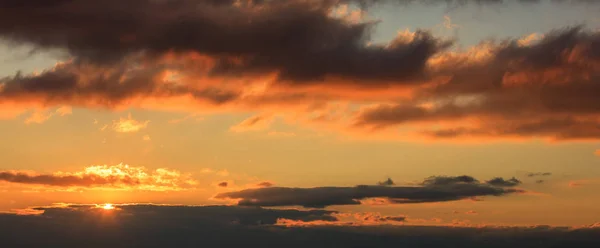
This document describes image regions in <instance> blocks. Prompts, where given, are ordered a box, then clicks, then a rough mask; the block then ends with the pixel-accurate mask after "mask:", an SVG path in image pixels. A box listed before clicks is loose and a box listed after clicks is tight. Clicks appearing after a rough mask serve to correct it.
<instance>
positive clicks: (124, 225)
mask: <svg viewBox="0 0 600 248" xmlns="http://www.w3.org/2000/svg"><path fill="white" fill-rule="evenodd" d="M114 206H115V209H113V210H104V209H102V208H98V207H96V206H88V205H71V206H65V207H55V208H52V207H42V208H37V209H39V211H43V213H41V214H40V215H15V214H0V222H1V223H3V225H2V226H1V227H0V240H2V245H3V246H6V247H65V248H71V247H81V245H82V244H90V245H88V246H91V247H115V248H120V247H172V246H173V244H177V246H178V247H240V246H246V247H290V248H300V247H315V248H319V247H331V246H332V244H335V245H334V246H336V247H507V246H508V247H515V248H518V247H540V248H541V247H557V248H562V247H565V248H566V247H574V246H575V247H597V246H598V245H600V241H599V240H598V238H597V236H598V232H599V230H598V228H594V227H593V226H590V227H582V228H569V227H549V226H530V227H493V226H486V227H479V228H475V227H446V226H438V227H435V226H408V225H404V226H389V225H387V226H381V225H373V226H348V225H341V226H336V225H335V223H336V218H335V217H334V216H333V215H334V214H335V212H333V211H322V210H316V211H315V210H313V211H300V210H292V209H289V210H282V209H264V208H254V207H231V206H167V205H114ZM380 217H381V218H386V216H380ZM390 217H394V216H390ZM395 217H398V218H402V216H395ZM284 219H285V220H293V221H297V222H304V223H311V222H326V223H331V225H324V226H294V227H286V226H281V225H273V224H275V223H277V222H278V220H284ZM409 221H410V220H409ZM384 223H385V222H384ZM125 230H126V231H125Z"/></svg>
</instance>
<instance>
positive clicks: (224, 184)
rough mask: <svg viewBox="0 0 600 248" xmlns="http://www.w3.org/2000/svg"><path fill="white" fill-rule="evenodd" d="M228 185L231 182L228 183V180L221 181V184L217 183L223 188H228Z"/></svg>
mask: <svg viewBox="0 0 600 248" xmlns="http://www.w3.org/2000/svg"><path fill="white" fill-rule="evenodd" d="M228 185H229V183H227V182H220V183H219V184H217V186H219V187H222V188H227V186H228Z"/></svg>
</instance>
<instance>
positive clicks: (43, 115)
mask: <svg viewBox="0 0 600 248" xmlns="http://www.w3.org/2000/svg"><path fill="white" fill-rule="evenodd" d="M70 114H73V111H72V109H71V107H69V106H62V107H60V108H58V109H56V110H55V111H54V112H52V111H49V110H47V109H36V110H35V111H34V112H33V113H31V115H30V116H29V117H27V119H25V124H42V123H44V122H46V121H47V120H49V119H50V118H51V117H52V116H54V115H59V116H65V115H70Z"/></svg>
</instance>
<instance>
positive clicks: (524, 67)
mask: <svg viewBox="0 0 600 248" xmlns="http://www.w3.org/2000/svg"><path fill="white" fill-rule="evenodd" d="M476 49H479V50H481V52H489V54H488V55H489V56H487V55H486V56H487V57H486V56H484V57H468V56H467V57H464V56H462V55H458V56H455V55H452V54H443V55H441V56H442V58H443V59H440V60H439V61H442V62H437V63H436V64H435V65H433V68H432V69H433V70H435V72H434V73H433V74H437V75H445V76H446V77H447V78H448V79H449V80H447V81H445V82H443V83H438V84H437V85H435V87H427V88H424V89H418V90H417V92H416V93H415V97H414V98H413V100H411V101H406V102H403V103H399V104H385V105H380V106H377V107H373V108H369V109H365V110H364V111H362V112H361V113H360V114H359V115H358V116H357V119H356V126H361V127H374V128H382V127H389V126H394V125H401V124H410V123H424V122H431V123H433V122H453V123H452V124H449V125H448V126H449V127H445V128H430V129H424V131H423V134H425V135H427V136H431V137H435V138H456V137H469V136H471V137H543V138H552V139H555V140H573V139H597V138H599V137H600V123H599V122H598V121H597V117H598V116H599V115H600V105H599V104H598V101H596V99H597V96H598V94H600V86H599V84H598V83H597V82H598V80H599V79H600V73H599V72H600V33H598V32H594V31H590V30H586V29H584V28H583V27H572V28H565V29H560V30H555V31H552V32H549V33H547V34H544V37H543V38H542V39H541V40H539V41H523V40H518V39H511V40H505V41H501V42H495V43H486V44H484V45H483V46H481V47H479V48H476ZM531 96H536V97H531ZM457 123H458V124H457ZM461 124H462V125H461Z"/></svg>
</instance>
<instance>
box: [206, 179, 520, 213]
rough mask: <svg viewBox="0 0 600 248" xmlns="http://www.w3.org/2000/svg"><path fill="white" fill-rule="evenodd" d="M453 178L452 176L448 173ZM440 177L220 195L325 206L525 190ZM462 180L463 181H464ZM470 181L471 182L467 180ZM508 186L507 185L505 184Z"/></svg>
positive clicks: (251, 202) (243, 202)
mask: <svg viewBox="0 0 600 248" xmlns="http://www.w3.org/2000/svg"><path fill="white" fill-rule="evenodd" d="M444 178H451V177H444ZM456 178H459V179H455V180H450V181H444V180H442V179H440V180H439V181H437V180H435V179H432V178H428V179H426V180H425V182H424V183H423V186H419V187H414V186H401V187H390V186H369V185H359V186H356V187H316V188H284V187H271V188H258V189H246V190H242V191H236V192H226V193H221V194H218V195H217V196H216V198H220V199H239V202H238V204H239V205H240V206H303V207H311V208H323V207H327V206H332V205H357V204H361V202H360V200H364V199H369V198H386V199H388V200H389V202H392V203H398V204H402V203H423V202H442V201H455V200H460V199H467V198H473V197H478V196H502V195H506V194H511V193H518V192H522V191H521V190H516V189H510V188H509V189H507V188H502V187H496V186H494V185H491V184H490V185H487V184H481V183H478V182H477V181H476V180H475V179H473V178H470V179H468V178H466V177H456ZM461 180H462V181H461ZM464 181H467V182H464ZM502 186H505V185H502Z"/></svg>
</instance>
